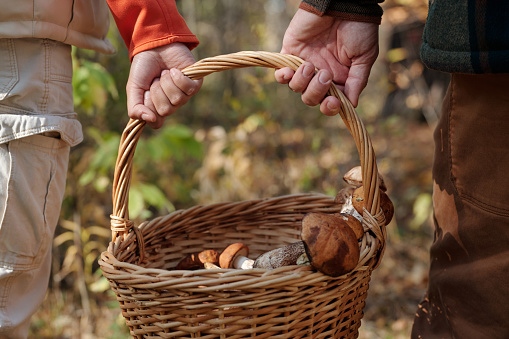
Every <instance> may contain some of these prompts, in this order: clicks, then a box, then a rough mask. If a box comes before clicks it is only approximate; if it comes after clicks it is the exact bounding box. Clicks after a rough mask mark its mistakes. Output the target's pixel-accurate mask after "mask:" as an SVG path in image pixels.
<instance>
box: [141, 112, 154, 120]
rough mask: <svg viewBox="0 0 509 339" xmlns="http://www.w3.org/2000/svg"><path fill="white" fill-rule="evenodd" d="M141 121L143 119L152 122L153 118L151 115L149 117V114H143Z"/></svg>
mask: <svg viewBox="0 0 509 339" xmlns="http://www.w3.org/2000/svg"><path fill="white" fill-rule="evenodd" d="M141 119H142V120H143V121H147V122H152V119H151V116H150V115H148V114H147V113H143V114H142V115H141Z"/></svg>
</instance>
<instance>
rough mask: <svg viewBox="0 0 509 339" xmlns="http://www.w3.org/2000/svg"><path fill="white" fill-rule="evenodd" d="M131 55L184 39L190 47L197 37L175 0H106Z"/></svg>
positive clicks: (196, 41) (193, 45) (191, 47)
mask: <svg viewBox="0 0 509 339" xmlns="http://www.w3.org/2000/svg"><path fill="white" fill-rule="evenodd" d="M107 1H108V6H109V7H110V10H111V13H112V15H113V18H114V19H115V22H116V24H117V27H118V30H119V32H120V35H122V38H123V39H124V42H125V44H126V46H127V48H128V50H129V58H130V59H131V60H132V58H133V57H134V56H135V55H136V54H137V53H139V52H142V51H146V50H148V49H152V48H155V47H159V46H163V45H167V44H171V43H173V42H181V43H184V44H186V45H187V46H188V47H189V49H193V48H195V47H196V46H198V43H199V42H198V39H197V38H196V36H195V35H194V34H193V33H192V32H191V31H190V30H189V28H188V27H187V25H186V22H185V20H184V18H182V16H181V15H180V13H179V12H178V10H177V5H176V4H175V0H107Z"/></svg>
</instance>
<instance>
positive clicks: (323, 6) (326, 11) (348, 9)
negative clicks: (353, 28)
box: [299, 0, 384, 24]
mask: <svg viewBox="0 0 509 339" xmlns="http://www.w3.org/2000/svg"><path fill="white" fill-rule="evenodd" d="M383 1H384V0H303V1H302V3H301V4H300V6H299V7H300V8H301V9H303V10H305V11H308V12H311V13H313V14H316V15H318V16H323V15H328V16H333V17H337V18H341V19H344V20H349V21H360V22H370V23H376V24H380V22H381V20H382V14H383V10H382V8H381V7H380V5H379V3H382V2H383Z"/></svg>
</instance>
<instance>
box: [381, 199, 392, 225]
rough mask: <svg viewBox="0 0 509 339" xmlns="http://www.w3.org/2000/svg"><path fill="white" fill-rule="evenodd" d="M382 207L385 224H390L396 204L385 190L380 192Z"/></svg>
mask: <svg viewBox="0 0 509 339" xmlns="http://www.w3.org/2000/svg"><path fill="white" fill-rule="evenodd" d="M380 208H382V211H383V213H384V216H385V225H389V223H390V222H391V220H392V218H393V217H394V205H393V204H392V201H391V199H390V198H389V196H388V195H387V194H385V193H384V192H380Z"/></svg>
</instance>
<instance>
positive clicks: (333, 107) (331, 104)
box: [327, 102, 339, 112]
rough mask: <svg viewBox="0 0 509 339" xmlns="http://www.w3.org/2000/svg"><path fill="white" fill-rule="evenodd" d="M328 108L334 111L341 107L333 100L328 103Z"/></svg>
mask: <svg viewBox="0 0 509 339" xmlns="http://www.w3.org/2000/svg"><path fill="white" fill-rule="evenodd" d="M327 108H328V109H329V110H331V111H333V112H337V110H338V109H339V107H338V105H336V104H334V103H332V102H328V103H327Z"/></svg>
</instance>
